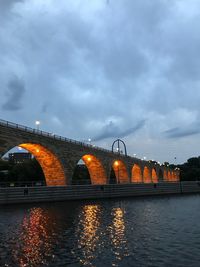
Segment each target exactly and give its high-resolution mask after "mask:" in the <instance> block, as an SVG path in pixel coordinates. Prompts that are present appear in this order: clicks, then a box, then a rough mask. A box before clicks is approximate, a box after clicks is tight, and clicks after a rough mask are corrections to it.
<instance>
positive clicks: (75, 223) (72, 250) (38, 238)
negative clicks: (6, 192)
mask: <svg viewBox="0 0 200 267" xmlns="http://www.w3.org/2000/svg"><path fill="white" fill-rule="evenodd" d="M170 265H171V266H180V267H184V266H197V267H198V266H200V195H182V196H159V197H139V198H123V199H113V200H96V201H95V200H93V201H73V202H57V203H45V204H44V203H43V204H26V205H25V204H24V205H11V206H1V207H0V266H11V267H18V266H28V267H32V266H33V267H35V266H37V267H39V266H56V267H57V266H71V267H72V266H73V267H78V266H98V267H106V266H124V267H125V266H136V267H137V266H154V267H156V266H159V267H160V266H161V267H162V266H166V267H168V266H170Z"/></svg>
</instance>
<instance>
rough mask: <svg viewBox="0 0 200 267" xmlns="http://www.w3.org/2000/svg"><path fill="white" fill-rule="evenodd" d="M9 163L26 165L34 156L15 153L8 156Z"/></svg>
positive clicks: (25, 153)
mask: <svg viewBox="0 0 200 267" xmlns="http://www.w3.org/2000/svg"><path fill="white" fill-rule="evenodd" d="M8 158H9V163H12V164H17V163H24V162H26V161H29V160H31V158H32V155H31V154H30V153H27V152H21V153H20V152H15V153H9V154H8Z"/></svg>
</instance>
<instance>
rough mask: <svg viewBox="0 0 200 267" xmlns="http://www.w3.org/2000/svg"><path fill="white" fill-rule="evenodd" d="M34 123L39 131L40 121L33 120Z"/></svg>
mask: <svg viewBox="0 0 200 267" xmlns="http://www.w3.org/2000/svg"><path fill="white" fill-rule="evenodd" d="M35 125H36V127H37V130H38V131H39V126H40V121H38V120H37V121H35Z"/></svg>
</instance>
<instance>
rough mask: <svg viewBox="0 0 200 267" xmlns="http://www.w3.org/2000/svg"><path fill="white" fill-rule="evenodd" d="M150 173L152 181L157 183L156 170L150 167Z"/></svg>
mask: <svg viewBox="0 0 200 267" xmlns="http://www.w3.org/2000/svg"><path fill="white" fill-rule="evenodd" d="M151 175H152V182H153V183H158V175H157V173H156V170H155V169H154V168H153V169H152V172H151Z"/></svg>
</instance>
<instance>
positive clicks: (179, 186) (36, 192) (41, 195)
mask: <svg viewBox="0 0 200 267" xmlns="http://www.w3.org/2000/svg"><path fill="white" fill-rule="evenodd" d="M198 192H200V183H199V182H190V181H189V182H181V183H175V182H174V183H173V182H171V183H167V182H165V183H164V182H163V183H158V184H142V183H138V184H112V185H92V186H91V185H70V186H50V187H46V186H38V187H6V188H0V204H12V203H31V202H33V203H34V202H49V201H64V200H78V199H98V198H114V197H130V196H133V197H135V196H146V195H164V194H183V193H198Z"/></svg>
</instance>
